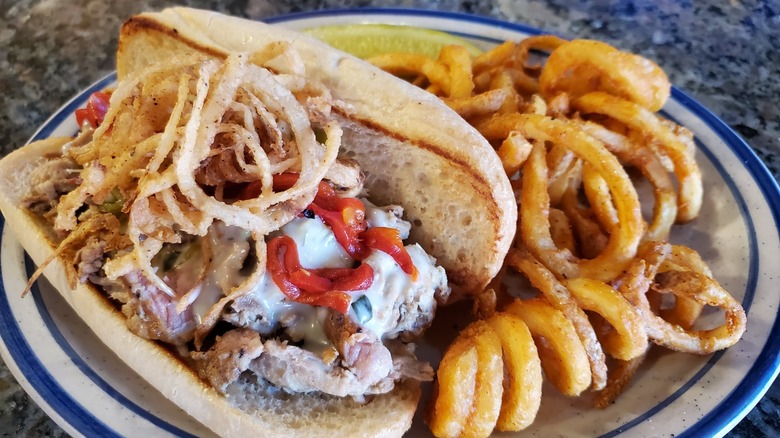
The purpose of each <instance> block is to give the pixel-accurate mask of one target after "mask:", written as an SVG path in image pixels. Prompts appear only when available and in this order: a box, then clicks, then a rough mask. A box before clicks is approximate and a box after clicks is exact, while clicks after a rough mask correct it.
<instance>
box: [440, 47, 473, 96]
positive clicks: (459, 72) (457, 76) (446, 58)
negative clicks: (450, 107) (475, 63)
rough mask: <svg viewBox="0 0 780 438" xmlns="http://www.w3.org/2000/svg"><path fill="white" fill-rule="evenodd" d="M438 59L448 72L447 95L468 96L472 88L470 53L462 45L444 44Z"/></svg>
mask: <svg viewBox="0 0 780 438" xmlns="http://www.w3.org/2000/svg"><path fill="white" fill-rule="evenodd" d="M439 61H441V63H442V64H444V65H445V66H446V67H447V68H448V69H449V72H450V88H449V93H448V97H452V98H461V97H470V96H471V92H472V91H473V90H474V81H473V77H472V67H471V55H469V52H468V50H466V48H465V47H462V46H446V47H444V48H443V49H441V53H439Z"/></svg>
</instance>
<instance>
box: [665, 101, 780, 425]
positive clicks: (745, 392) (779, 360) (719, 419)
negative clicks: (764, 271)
mask: <svg viewBox="0 0 780 438" xmlns="http://www.w3.org/2000/svg"><path fill="white" fill-rule="evenodd" d="M672 97H674V99H675V100H677V101H678V102H679V103H680V104H682V105H683V106H684V107H685V108H687V109H688V110H689V111H691V112H692V113H693V114H694V115H696V116H697V117H698V118H699V119H701V120H702V121H704V122H705V123H706V124H707V125H708V126H709V127H710V129H712V130H713V131H715V133H716V134H717V135H718V137H720V139H721V140H723V142H724V143H726V144H727V145H728V146H729V148H730V149H731V150H732V151H733V152H734V153H735V154H736V155H737V156H738V157H739V158H740V161H741V162H742V163H743V164H744V165H745V167H746V168H747V170H748V171H749V173H750V175H751V176H752V177H753V180H754V181H755V182H756V184H757V185H758V187H759V189H760V190H761V193H762V194H763V195H764V198H765V199H766V201H767V204H768V205H769V208H770V210H771V212H772V217H773V219H774V223H775V228H776V229H777V231H778V233H780V187H779V186H778V184H777V181H776V180H775V179H774V177H773V176H772V174H771V173H770V172H769V170H768V169H767V168H766V166H765V165H764V163H763V162H762V161H761V159H760V158H758V156H757V155H756V153H755V152H754V151H753V150H752V149H751V148H750V146H749V145H748V144H747V143H746V142H745V141H744V140H743V139H742V138H741V137H740V136H739V135H738V134H737V133H736V132H734V130H732V129H731V128H729V127H728V126H727V125H726V124H725V123H724V122H723V121H722V120H720V119H719V118H718V117H717V116H715V115H714V114H713V113H712V112H710V111H709V110H708V109H706V108H705V107H704V106H702V105H701V104H700V103H698V102H696V101H695V100H693V99H692V98H691V97H690V96H688V95H686V94H685V93H683V92H682V91H680V90H677V89H672ZM751 268H752V266H751ZM779 311H780V310H779ZM779 369H780V318H775V322H774V324H773V325H772V329H771V331H770V333H769V337H768V340H767V343H766V344H765V345H764V348H763V349H762V351H761V353H760V354H759V356H758V357H757V358H756V361H755V363H754V364H753V366H752V367H751V368H750V370H749V371H748V373H747V374H746V375H745V377H744V378H743V379H742V381H741V382H740V383H739V384H738V385H737V387H736V388H735V389H734V391H732V393H731V394H730V395H729V396H728V397H727V398H726V399H725V400H723V401H722V402H721V403H720V404H719V405H718V406H717V407H716V408H715V409H713V410H712V411H710V412H709V413H708V414H707V415H705V416H704V417H702V418H701V419H700V420H699V421H698V422H697V423H696V424H695V425H694V426H693V427H691V428H690V429H688V430H686V431H685V432H684V433H683V434H682V435H681V436H684V437H698V436H714V435H717V434H719V433H722V432H723V430H724V429H725V428H726V427H729V426H733V425H734V424H733V423H734V421H735V419H739V418H742V417H744V416H745V415H746V414H747V413H748V411H749V410H750V409H751V408H752V407H753V406H755V404H756V403H757V402H758V401H759V400H758V399H759V398H760V397H761V396H762V395H763V394H764V393H765V392H766V390H767V389H768V388H769V386H770V385H771V384H772V382H773V381H774V379H775V377H777V373H778V370H779Z"/></svg>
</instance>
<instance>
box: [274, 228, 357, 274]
mask: <svg viewBox="0 0 780 438" xmlns="http://www.w3.org/2000/svg"><path fill="white" fill-rule="evenodd" d="M281 233H282V234H286V235H288V236H290V237H292V239H293V240H294V241H295V243H296V245H297V246H298V257H299V258H300V260H301V266H302V267H304V268H306V269H317V268H349V267H351V266H352V258H350V257H349V254H347V252H346V251H344V248H343V247H342V246H341V245H340V244H339V242H338V241H337V240H336V236H335V235H334V234H333V231H331V229H330V227H328V226H327V225H325V223H324V222H322V220H321V219H320V218H318V217H314V218H313V219H307V218H304V217H297V218H295V219H293V220H291V221H290V222H288V223H287V224H286V225H285V226H283V227H282V229H281Z"/></svg>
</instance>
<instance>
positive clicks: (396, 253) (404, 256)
mask: <svg viewBox="0 0 780 438" xmlns="http://www.w3.org/2000/svg"><path fill="white" fill-rule="evenodd" d="M360 237H361V238H362V239H363V244H364V245H365V246H366V247H368V248H371V249H377V250H379V251H382V252H384V253H387V254H388V255H390V257H392V258H393V259H394V260H395V262H396V263H398V265H399V266H400V267H401V269H402V270H403V271H404V272H406V273H407V274H409V275H411V276H412V280H417V268H415V267H414V263H413V262H412V257H411V256H410V255H409V253H408V252H407V251H406V248H404V243H403V241H401V236H400V235H399V234H398V230H396V229H395V228H386V227H374V228H369V229H367V230H366V231H364V232H363V233H362V234H361V235H360Z"/></svg>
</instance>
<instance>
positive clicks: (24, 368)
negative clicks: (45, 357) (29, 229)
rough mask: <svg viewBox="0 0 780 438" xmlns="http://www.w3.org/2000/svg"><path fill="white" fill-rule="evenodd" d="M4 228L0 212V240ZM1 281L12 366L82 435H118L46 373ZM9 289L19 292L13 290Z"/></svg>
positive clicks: (3, 327) (0, 322) (0, 316)
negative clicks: (13, 364)
mask: <svg viewBox="0 0 780 438" xmlns="http://www.w3.org/2000/svg"><path fill="white" fill-rule="evenodd" d="M3 228H5V218H3V217H2V216H0V242H1V241H2V232H3ZM7 293H8V292H7V291H6V289H5V281H2V282H0V333H2V337H3V342H5V345H6V347H7V348H8V352H9V353H10V355H11V358H12V359H13V361H14V363H16V366H17V367H19V370H20V371H21V372H22V374H24V377H25V378H26V379H27V381H29V382H30V385H32V387H33V388H34V389H35V391H36V392H37V393H38V395H39V396H40V397H41V398H42V399H43V400H44V401H45V402H46V404H48V405H49V407H50V408H51V409H53V410H54V411H55V412H57V414H59V415H60V416H61V417H62V419H63V420H64V421H66V422H67V423H68V424H69V425H70V426H72V427H73V428H74V429H76V430H77V431H79V432H80V433H83V434H84V435H86V436H101V437H119V436H120V435H119V434H117V433H116V432H115V431H114V430H113V429H111V428H110V427H108V426H107V425H106V424H105V423H103V422H102V421H100V420H99V419H98V418H95V417H94V416H93V415H92V414H91V413H90V412H89V411H87V410H86V409H84V407H83V406H82V405H81V404H80V403H79V402H77V401H76V400H74V399H73V398H71V397H70V395H69V394H68V393H67V392H65V390H64V389H63V388H62V387H61V386H60V384H59V383H58V382H57V381H56V380H55V379H54V378H53V377H52V375H51V374H49V372H48V370H47V369H46V367H45V366H44V365H43V364H42V363H41V361H40V360H39V359H38V356H36V355H35V352H34V351H33V350H32V348H31V347H30V344H29V343H28V342H27V339H26V338H25V336H24V333H22V331H21V329H20V328H19V324H17V322H16V320H15V319H14V314H13V313H12V312H11V307H10V305H9V303H8V296H7ZM13 293H21V291H19V290H17V291H14V292H13Z"/></svg>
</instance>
